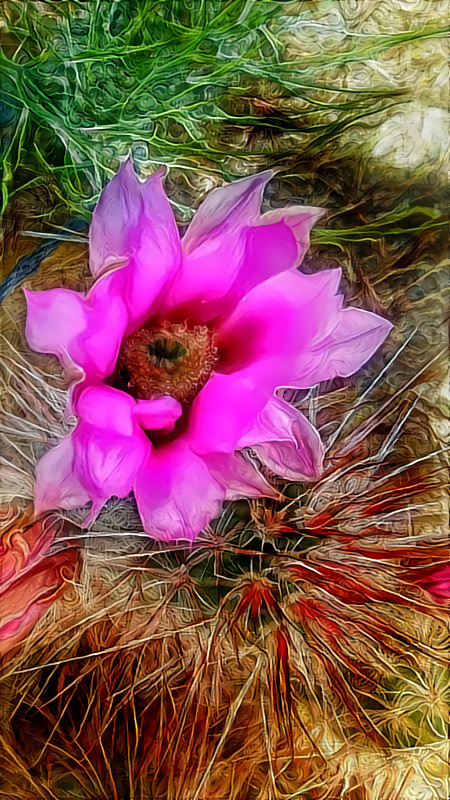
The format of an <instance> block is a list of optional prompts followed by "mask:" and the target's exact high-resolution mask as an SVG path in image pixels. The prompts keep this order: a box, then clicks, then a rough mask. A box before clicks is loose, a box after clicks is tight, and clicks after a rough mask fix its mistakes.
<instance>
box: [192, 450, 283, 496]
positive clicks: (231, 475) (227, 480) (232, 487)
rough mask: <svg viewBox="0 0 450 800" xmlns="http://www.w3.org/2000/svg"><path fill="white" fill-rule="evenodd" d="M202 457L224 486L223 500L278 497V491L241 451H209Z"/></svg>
mask: <svg viewBox="0 0 450 800" xmlns="http://www.w3.org/2000/svg"><path fill="white" fill-rule="evenodd" d="M202 459H203V461H204V462H205V464H206V465H207V467H208V469H209V470H210V472H211V474H212V475H213V476H214V477H215V479H216V480H217V482H218V483H220V484H221V485H222V486H223V487H224V489H225V500H239V499H241V498H246V497H279V492H277V490H276V489H274V487H273V486H271V484H270V483H269V482H268V481H267V480H266V479H265V478H264V476H263V475H262V474H261V472H260V471H259V470H258V469H257V468H256V467H255V466H254V465H253V464H251V463H249V462H248V461H247V460H246V459H245V458H244V456H243V455H242V453H238V452H236V453H209V454H207V455H204V456H202Z"/></svg>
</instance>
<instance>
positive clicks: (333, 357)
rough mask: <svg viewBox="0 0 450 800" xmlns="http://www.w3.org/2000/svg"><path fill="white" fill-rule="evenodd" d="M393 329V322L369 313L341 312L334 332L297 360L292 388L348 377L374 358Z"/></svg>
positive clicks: (351, 309)
mask: <svg viewBox="0 0 450 800" xmlns="http://www.w3.org/2000/svg"><path fill="white" fill-rule="evenodd" d="M391 329H392V325H391V323H390V322H388V321H387V320H385V319H383V318H382V317H379V316H378V315H377V314H372V313H371V312H370V311H364V310H362V309H359V308H346V309H342V310H341V311H340V313H339V316H338V320H337V324H336V327H335V328H334V330H333V331H332V332H331V333H330V334H329V335H328V336H326V337H324V338H323V339H322V340H321V341H320V343H318V344H317V345H316V346H315V347H314V348H312V349H311V352H310V353H304V354H303V355H301V356H300V357H299V358H298V360H297V364H296V374H295V376H294V380H293V381H292V382H289V386H294V387H296V388H299V389H307V388H308V387H310V386H312V385H314V384H316V383H320V382H321V381H328V380H332V379H333V378H335V377H337V376H340V377H343V378H348V377H349V376H350V375H353V374H354V373H355V372H357V371H358V370H359V369H360V368H361V367H362V366H363V365H364V364H365V363H366V362H367V361H368V360H369V358H371V356H372V355H373V354H374V353H375V351H376V350H378V348H379V347H380V345H381V344H382V343H383V342H384V340H385V339H386V337H387V335H388V334H389V331H390V330H391Z"/></svg>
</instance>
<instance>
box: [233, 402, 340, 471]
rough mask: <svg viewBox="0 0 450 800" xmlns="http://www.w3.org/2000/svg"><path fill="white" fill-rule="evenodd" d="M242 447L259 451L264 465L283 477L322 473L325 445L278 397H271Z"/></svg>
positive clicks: (241, 440) (244, 437)
mask: <svg viewBox="0 0 450 800" xmlns="http://www.w3.org/2000/svg"><path fill="white" fill-rule="evenodd" d="M239 447H251V448H252V449H254V450H256V452H257V454H258V455H259V457H260V458H261V460H262V462H263V463H264V464H266V465H267V466H268V467H269V469H271V470H272V472H274V473H276V474H277V475H279V476H280V477H281V478H285V479H286V480H292V481H301V480H305V479H311V478H317V477H318V476H319V475H320V474H321V471H322V463H323V455H324V451H323V445H322V442H321V440H320V436H319V434H318V432H317V431H316V429H315V428H314V427H313V426H312V425H311V423H310V422H309V421H308V420H307V419H306V417H304V416H303V414H302V413H301V412H300V411H298V409H296V408H294V407H293V406H291V405H289V403H286V402H285V401H284V400H282V399H281V398H278V397H271V398H270V400H269V402H268V403H267V405H266V406H265V407H264V408H263V410H262V411H261V413H260V414H259V415H258V417H257V420H256V421H255V424H254V425H253V427H252V428H250V430H248V431H247V432H246V433H245V434H244V435H243V436H242V437H241V439H240V440H239Z"/></svg>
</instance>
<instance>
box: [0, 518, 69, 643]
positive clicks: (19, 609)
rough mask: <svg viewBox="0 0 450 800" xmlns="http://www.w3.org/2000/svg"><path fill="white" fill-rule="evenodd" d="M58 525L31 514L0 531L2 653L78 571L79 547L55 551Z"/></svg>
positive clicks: (0, 628) (17, 640) (47, 606)
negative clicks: (52, 547)
mask: <svg viewBox="0 0 450 800" xmlns="http://www.w3.org/2000/svg"><path fill="white" fill-rule="evenodd" d="M57 532H58V525H57V524H56V523H55V522H54V521H52V520H51V519H49V518H48V517H47V518H44V519H39V520H37V521H35V522H34V523H30V521H29V520H28V514H27V513H25V514H23V515H22V516H21V517H19V518H16V519H14V520H13V521H12V522H11V524H10V525H8V526H7V527H6V528H5V530H4V531H3V532H2V533H1V535H0V578H1V580H0V655H1V656H4V655H5V653H7V652H8V653H9V652H10V651H13V650H15V649H16V648H17V647H18V646H19V645H20V643H21V642H22V641H23V640H24V639H25V638H26V636H27V635H28V633H29V632H30V631H31V629H32V628H33V627H34V625H35V624H36V622H37V621H38V620H39V619H40V618H41V617H42V616H43V615H44V614H45V612H46V611H47V610H48V609H49V608H50V606H52V605H53V603H54V602H55V600H57V598H58V597H60V596H61V595H62V594H63V593H64V592H65V590H66V589H67V587H68V585H69V584H70V583H72V582H73V580H74V579H75V576H76V573H77V563H78V552H77V551H76V549H75V548H73V547H69V548H66V549H59V550H53V552H49V551H50V547H51V546H52V545H53V543H54V541H55V537H56V534H57Z"/></svg>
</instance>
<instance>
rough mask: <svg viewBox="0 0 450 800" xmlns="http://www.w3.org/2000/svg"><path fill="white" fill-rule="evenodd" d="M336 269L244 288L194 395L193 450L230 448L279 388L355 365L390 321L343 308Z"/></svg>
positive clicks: (306, 382)
mask: <svg viewBox="0 0 450 800" xmlns="http://www.w3.org/2000/svg"><path fill="white" fill-rule="evenodd" d="M340 274H341V273H340V270H326V271H323V272H320V273H317V274H316V275H303V274H301V273H300V272H298V271H297V270H289V271H287V272H284V273H282V274H280V275H277V276H275V277H274V278H271V279H270V280H267V281H265V282H264V283H262V284H260V285H259V286H257V287H255V288H254V289H253V290H252V291H251V292H249V293H248V294H247V295H246V296H245V297H244V298H243V299H242V300H241V301H240V302H239V304H238V305H237V307H236V309H235V310H234V312H233V313H232V314H231V315H230V316H229V317H228V319H226V320H225V322H224V323H223V324H222V325H221V326H220V327H219V328H218V331H217V334H218V339H217V345H218V348H219V353H220V357H221V360H220V362H219V364H218V365H217V367H216V370H217V373H219V374H213V375H212V376H211V378H210V379H209V381H208V383H207V384H206V386H204V387H203V389H202V390H201V392H200V393H199V394H198V395H197V397H196V398H195V400H194V402H193V404H192V409H191V418H190V437H191V438H190V442H191V446H192V448H193V450H195V452H197V453H199V454H204V453H210V452H232V451H233V450H236V449H238V447H239V445H238V442H239V440H240V439H241V437H242V436H243V435H244V434H245V433H247V432H248V431H249V430H250V429H251V428H252V426H253V425H254V424H255V422H256V418H257V415H258V414H259V413H260V412H261V411H262V409H263V408H264V406H265V405H266V403H267V402H268V401H269V400H270V398H271V397H272V395H273V393H274V391H275V390H276V389H277V388H278V387H282V386H298V387H304V388H308V387H310V386H313V385H314V384H316V383H319V382H320V381H324V380H328V379H330V378H334V377H335V376H336V375H343V376H347V375H350V374H351V373H352V372H354V371H355V370H357V369H359V367H361V366H362V365H363V364H364V363H365V362H366V361H367V360H368V358H370V356H371V355H372V354H373V353H374V351H375V350H376V349H377V347H379V345H380V344H381V343H382V342H383V340H384V339H385V338H386V336H387V334H388V332H389V330H390V328H391V325H390V323H388V322H387V321H386V320H384V319H382V318H381V317H378V316H377V315H376V314H370V313H369V312H367V311H359V310H358V309H346V310H343V309H342V297H341V296H340V295H336V294H335V292H336V290H337V287H338V284H339V279H340Z"/></svg>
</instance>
